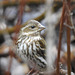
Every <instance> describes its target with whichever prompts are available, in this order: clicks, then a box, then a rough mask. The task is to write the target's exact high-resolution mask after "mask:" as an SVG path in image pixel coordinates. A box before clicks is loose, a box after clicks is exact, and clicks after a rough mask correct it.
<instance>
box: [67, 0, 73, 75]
mask: <svg viewBox="0 0 75 75" xmlns="http://www.w3.org/2000/svg"><path fill="white" fill-rule="evenodd" d="M70 3H71V0H68V1H67V6H68V8H69V9H67V10H66V11H67V13H68V14H69V16H67V24H68V25H72V24H71V19H70V12H69V11H70ZM70 32H71V29H70V28H68V27H67V67H68V75H71V57H70V56H71V55H70V53H71V52H70V36H71V34H70Z"/></svg>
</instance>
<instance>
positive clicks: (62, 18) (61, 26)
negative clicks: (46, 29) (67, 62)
mask: <svg viewBox="0 0 75 75" xmlns="http://www.w3.org/2000/svg"><path fill="white" fill-rule="evenodd" d="M64 15H65V4H64V1H63V11H62V16H61V21H60V33H59V46H58V58H57V75H60V74H59V61H60V50H61V40H62V33H63V23H64Z"/></svg>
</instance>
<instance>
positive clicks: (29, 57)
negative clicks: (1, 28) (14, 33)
mask: <svg viewBox="0 0 75 75" xmlns="http://www.w3.org/2000/svg"><path fill="white" fill-rule="evenodd" d="M44 29H45V27H44V26H43V25H41V24H40V23H39V22H38V21H36V20H29V21H28V22H27V23H26V24H25V25H24V27H22V28H21V29H20V32H19V36H18V40H17V54H18V55H19V56H20V57H21V59H22V60H24V61H25V62H26V63H27V64H28V66H29V67H30V68H34V67H35V69H36V70H40V71H44V70H45V69H46V66H47V61H46V41H45V40H44V38H43V37H42V36H41V31H42V30H44Z"/></svg>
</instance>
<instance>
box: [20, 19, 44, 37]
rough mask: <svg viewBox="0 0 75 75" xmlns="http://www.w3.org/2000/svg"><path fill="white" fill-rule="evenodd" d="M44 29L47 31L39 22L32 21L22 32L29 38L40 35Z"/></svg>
mask: <svg viewBox="0 0 75 75" xmlns="http://www.w3.org/2000/svg"><path fill="white" fill-rule="evenodd" d="M43 29H45V27H44V26H43V25H41V24H40V23H39V22H38V21H36V20H30V21H28V22H27V24H26V25H25V26H24V27H23V28H21V31H22V34H23V35H27V36H29V35H35V34H39V33H40V32H41V31H42V30H43Z"/></svg>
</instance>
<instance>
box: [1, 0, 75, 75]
mask: <svg viewBox="0 0 75 75" xmlns="http://www.w3.org/2000/svg"><path fill="white" fill-rule="evenodd" d="M47 1H48V0H47ZM62 1H63V0H53V2H52V4H51V6H50V7H49V6H47V2H46V0H0V75H25V74H26V73H28V72H29V67H28V66H27V65H26V64H25V63H24V62H23V61H22V60H21V59H20V58H19V57H18V56H17V55H16V41H17V38H18V32H19V30H20V28H21V27H23V26H24V23H26V22H27V21H28V20H31V19H35V20H37V21H39V22H40V23H41V24H42V25H44V26H45V27H46V29H45V30H44V31H42V32H41V35H42V36H43V37H44V39H45V40H46V36H47V33H48V31H47V29H48V21H49V24H52V25H53V26H54V29H53V30H54V33H52V32H49V33H51V34H54V35H55V38H53V39H52V42H53V41H54V45H55V46H56V48H57V50H56V51H55V53H56V52H57V51H58V40H59V27H60V19H61V14H62V5H63V2H62ZM50 8H51V9H50ZM48 10H51V11H49V12H50V13H51V16H50V15H48ZM71 12H72V21H73V25H74V26H75V0H71ZM47 17H49V18H47ZM52 42H51V43H52ZM66 42H67V41H66V27H64V29H63V38H62V50H61V59H60V61H61V63H62V64H63V66H62V68H63V69H66V66H65V65H66V60H67V44H66ZM70 45H71V71H72V72H74V73H75V34H74V33H73V30H71V44H70ZM54 58H55V57H54ZM55 60H56V58H55Z"/></svg>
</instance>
